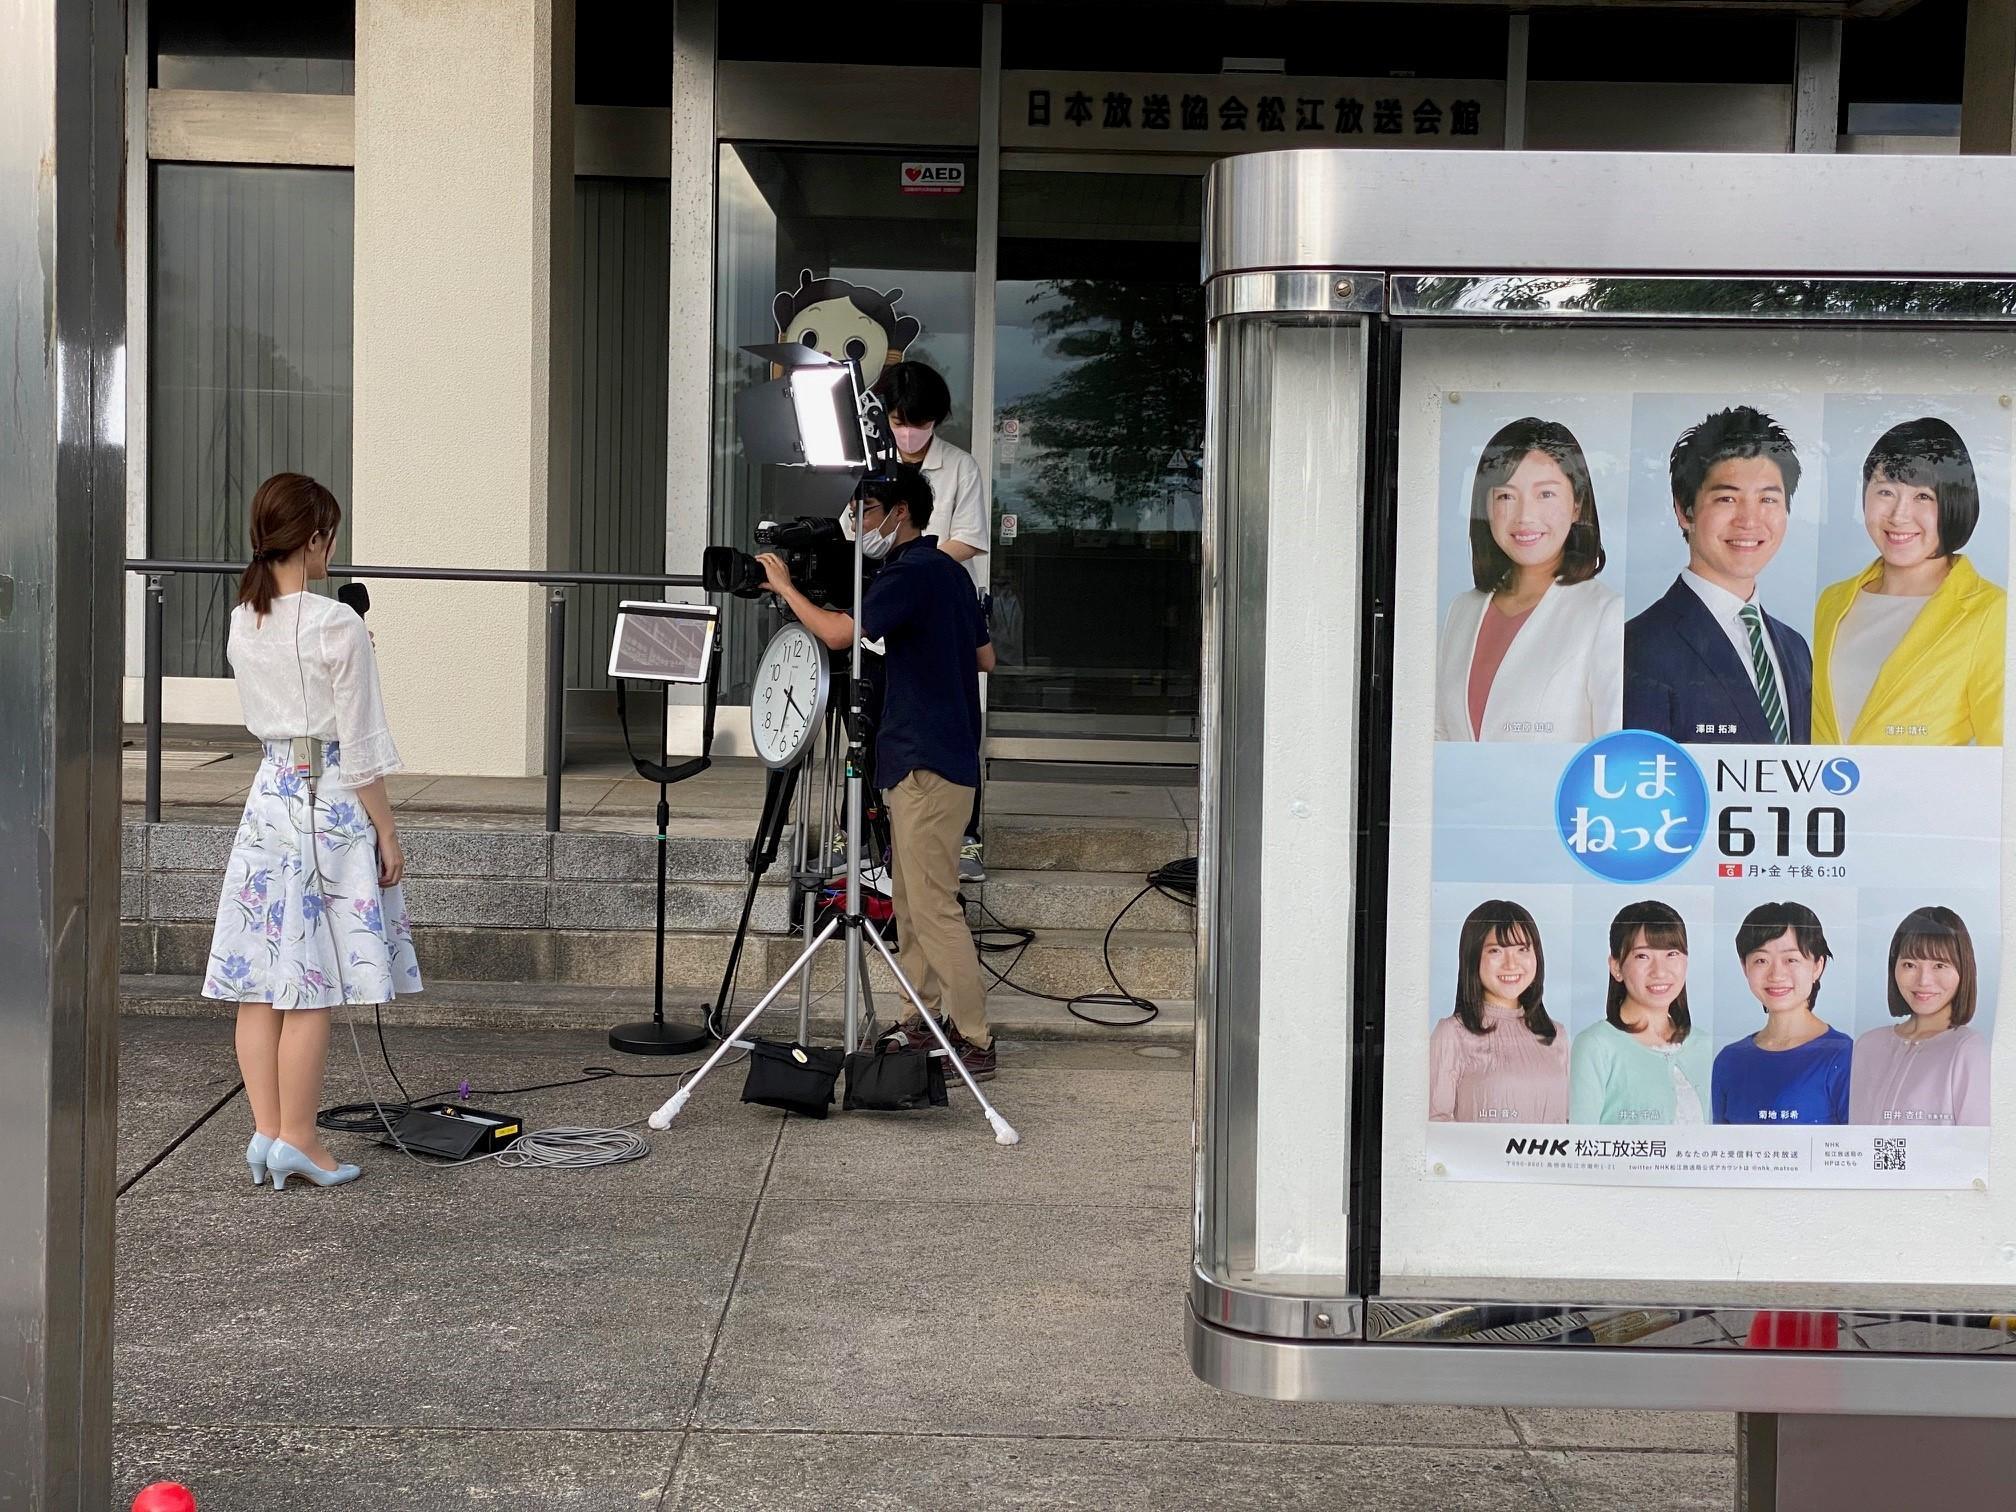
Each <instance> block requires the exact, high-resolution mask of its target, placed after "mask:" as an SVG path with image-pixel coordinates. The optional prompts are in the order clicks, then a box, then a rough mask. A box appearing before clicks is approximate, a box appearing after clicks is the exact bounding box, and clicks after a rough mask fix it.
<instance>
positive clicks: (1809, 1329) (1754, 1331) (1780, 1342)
mask: <svg viewBox="0 0 2016 1512" xmlns="http://www.w3.org/2000/svg"><path fill="white" fill-rule="evenodd" d="M1745 1342H1746V1344H1747V1346H1748V1347H1749V1348H1751V1349H1839V1348H1840V1347H1841V1315H1840V1314H1839V1313H1833V1312H1760V1313H1759V1314H1757V1316H1756V1317H1754V1318H1752V1319H1751V1320H1750V1337H1749V1339H1748V1340H1746V1341H1745ZM134 1512H139V1509H138V1508H135V1509H134Z"/></svg>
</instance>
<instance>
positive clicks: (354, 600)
mask: <svg viewBox="0 0 2016 1512" xmlns="http://www.w3.org/2000/svg"><path fill="white" fill-rule="evenodd" d="M336 597H337V599H338V601H339V602H342V603H345V604H348V605H349V606H350V607H351V608H352V609H354V610H356V611H357V618H359V619H362V618H364V616H365V615H367V614H369V613H370V612H371V590H370V589H369V588H366V587H365V586H364V585H363V584H362V583H345V584H344V585H343V586H342V587H341V588H338V589H337V590H336Z"/></svg>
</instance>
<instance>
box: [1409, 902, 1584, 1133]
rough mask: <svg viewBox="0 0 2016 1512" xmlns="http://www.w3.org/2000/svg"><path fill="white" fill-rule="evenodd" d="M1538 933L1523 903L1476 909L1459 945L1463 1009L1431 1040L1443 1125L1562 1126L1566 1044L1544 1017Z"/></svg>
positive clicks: (1436, 1110)
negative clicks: (1509, 1124)
mask: <svg viewBox="0 0 2016 1512" xmlns="http://www.w3.org/2000/svg"><path fill="white" fill-rule="evenodd" d="M1546 975H1547V971H1546V959H1545V957H1544V956H1543V955H1542V953H1541V949H1540V927H1539V926H1538V925H1537V924H1535V923H1534V922H1533V915H1532V914H1530V913H1528V912H1527V911H1526V909H1525V908H1523V907H1521V906H1520V905H1519V904H1517V903H1510V902H1506V901H1504V900H1503V899H1496V898H1494V899H1492V900H1491V901H1490V902H1488V903H1480V904H1478V905H1477V907H1475V908H1473V909H1472V910H1470V916H1469V917H1468V918H1467V919H1465V920H1464V921H1463V932H1462V934H1461V936H1460V937H1459V938H1458V941H1457V946H1456V1007H1455V1011H1454V1012H1453V1013H1451V1014H1450V1015H1449V1017H1447V1018H1445V1019H1443V1020H1442V1021H1441V1022H1440V1023H1439V1024H1437V1025H1436V1026H1435V1030H1434V1032H1433V1033H1432V1034H1431V1035H1430V1036H1429V1037H1428V1117H1429V1119H1430V1120H1431V1121H1434V1122H1437V1123H1513V1124H1542V1123H1565V1122H1566V1121H1567V1119H1568V1036H1567V1035H1565V1034H1563V1033H1562V1032H1561V1026H1560V1025H1558V1024H1556V1023H1555V1022H1554V1020H1553V1019H1552V1018H1550V1017H1549V1016H1548V1014H1547V1007H1546V1004H1545V1003H1544V1002H1543V1001H1542V995H1543V993H1544V990H1545V986H1546Z"/></svg>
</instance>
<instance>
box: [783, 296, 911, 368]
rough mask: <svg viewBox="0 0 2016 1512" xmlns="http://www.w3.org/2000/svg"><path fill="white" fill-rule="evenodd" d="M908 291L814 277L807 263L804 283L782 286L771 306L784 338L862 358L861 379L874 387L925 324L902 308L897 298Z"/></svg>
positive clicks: (833, 353)
mask: <svg viewBox="0 0 2016 1512" xmlns="http://www.w3.org/2000/svg"><path fill="white" fill-rule="evenodd" d="M902 297H903V291H902V290H901V289H891V290H889V292H888V293H886V294H883V293H878V292H877V291H876V290H874V289H871V288H868V287H867V286H865V285H863V284H853V283H849V282H847V280H846V279H844V278H814V277H813V276H812V270H811V269H810V268H806V269H804V270H803V271H802V272H800V273H799V275H798V287H797V288H796V289H788V290H784V291H782V292H780V293H779V294H778V295H777V297H776V299H775V300H773V301H772V302H771V305H770V312H771V314H773V315H774V316H776V318H777V331H778V336H779V339H780V340H783V341H795V342H801V343H803V344H804V345H805V346H808V347H811V348H812V349H813V350H814V351H816V352H824V353H825V354H826V355H827V356H828V357H834V358H838V359H840V360H841V361H843V362H844V361H849V360H851V361H854V362H858V363H860V364H861V380H862V382H863V383H865V384H867V385H869V386H871V387H872V386H873V385H874V384H875V382H876V381H877V380H878V379H880V378H881V376H882V370H883V369H884V368H885V367H887V366H888V365H889V364H891V363H893V362H900V361H901V360H902V358H903V352H904V349H905V348H907V347H908V346H909V345H910V343H911V342H913V341H915V340H916V339H917V336H918V333H919V332H920V331H922V330H923V329H924V327H923V324H922V322H920V321H918V320H917V319H916V318H915V317H913V316H909V315H900V314H898V313H897V311H896V301H897V300H899V299H901V298H902Z"/></svg>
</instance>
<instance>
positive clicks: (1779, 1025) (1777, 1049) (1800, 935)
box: [1714, 903, 1855, 1126]
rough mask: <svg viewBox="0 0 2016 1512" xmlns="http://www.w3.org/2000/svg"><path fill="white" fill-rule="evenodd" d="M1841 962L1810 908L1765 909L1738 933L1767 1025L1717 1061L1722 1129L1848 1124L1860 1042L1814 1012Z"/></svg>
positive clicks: (1745, 976)
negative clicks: (1832, 966)
mask: <svg viewBox="0 0 2016 1512" xmlns="http://www.w3.org/2000/svg"><path fill="white" fill-rule="evenodd" d="M1833 957H1834V952H1833V951H1832V950H1831V949H1829V948H1828V945H1827V935H1826V932H1825V931H1824V930H1823V929H1821V927H1820V919H1819V916H1818V915H1816V914H1815V913H1814V912H1813V910H1812V909H1810V908H1808V907H1807V906H1806V905H1805V904H1803V903H1764V904H1760V905H1759V906H1758V907H1756V908H1753V909H1751V910H1750V912H1749V914H1748V915H1747V916H1746V917H1745V918H1744V920H1743V924H1742V927H1741V928H1739V929H1738V930H1737V931H1736V958H1737V959H1738V960H1740V961H1741V962H1742V963H1743V979H1744V980H1745V981H1746V982H1748V983H1749V984H1750V991H1751V994H1752V995H1753V996H1754V997H1755V998H1756V999H1757V1001H1758V1003H1759V1004H1760V1005H1762V1007H1763V1009H1764V1027H1763V1028H1762V1029H1760V1030H1758V1031H1757V1032H1756V1033H1755V1034H1752V1035H1748V1036H1746V1037H1745V1038H1743V1039H1740V1040H1737V1041H1736V1043H1734V1044H1733V1045H1725V1046H1723V1047H1722V1050H1721V1053H1720V1054H1718V1055H1717V1056H1716V1057H1715V1079H1714V1099H1715V1122H1717V1123H1718V1124H1770V1125H1773V1126H1776V1125H1779V1124H1845V1123H1846V1122H1848V1084H1849V1077H1848V1069H1849V1063H1850V1060H1851V1058H1852V1057H1853V1054H1854V1050H1855V1042H1854V1041H1853V1040H1852V1039H1850V1038H1849V1037H1848V1036H1847V1035H1845V1034H1843V1033H1842V1032H1841V1031H1840V1030H1839V1029H1832V1028H1829V1027H1828V1026H1827V1024H1826V1023H1825V1022H1823V1021H1822V1020H1821V1018H1820V1017H1819V1015H1818V1014H1816V1013H1814V1011H1813V1005H1814V1004H1815V1003H1816V1002H1818V1001H1819V999H1820V979H1821V977H1823V976H1824V975H1826V972H1827V963H1828V962H1829V961H1830V960H1832V959H1833Z"/></svg>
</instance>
